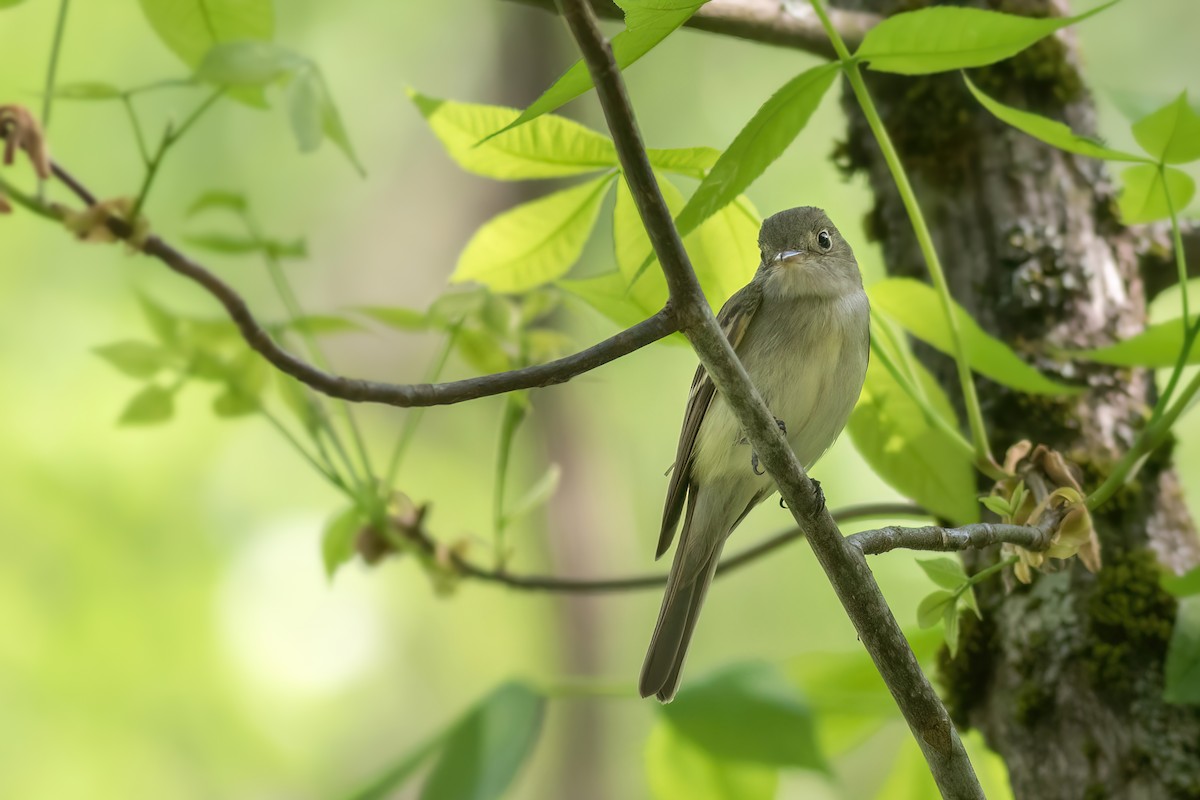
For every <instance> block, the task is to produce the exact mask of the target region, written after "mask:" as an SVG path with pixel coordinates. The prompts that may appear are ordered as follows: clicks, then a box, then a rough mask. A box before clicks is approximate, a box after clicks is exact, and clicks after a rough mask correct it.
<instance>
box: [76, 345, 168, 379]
mask: <svg viewBox="0 0 1200 800" xmlns="http://www.w3.org/2000/svg"><path fill="white" fill-rule="evenodd" d="M93 352H94V353H95V354H96V355H98V356H100V357H101V358H103V359H104V360H105V361H107V362H108V363H109V364H112V365H113V366H114V367H116V368H117V369H119V370H120V371H121V372H123V373H125V374H126V375H128V376H130V377H132V378H152V377H154V376H155V375H157V374H158V373H159V372H160V371H161V370H164V369H166V368H167V367H170V366H173V365H174V364H175V363H176V358H175V356H174V354H173V353H172V352H171V351H170V350H167V349H166V348H164V347H160V346H159V345H156V344H150V343H149V342H135V341H125V342H114V343H112V344H106V345H102V346H101V347H97V348H95V349H94V350H93Z"/></svg>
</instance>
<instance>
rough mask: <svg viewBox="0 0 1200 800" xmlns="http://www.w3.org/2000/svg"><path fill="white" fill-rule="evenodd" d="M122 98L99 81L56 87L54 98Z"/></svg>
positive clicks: (115, 89)
mask: <svg viewBox="0 0 1200 800" xmlns="http://www.w3.org/2000/svg"><path fill="white" fill-rule="evenodd" d="M0 7H3V6H0ZM122 96H123V93H122V92H121V90H120V89H118V88H117V87H116V86H113V85H112V84H111V83H101V82H99V81H80V82H78V83H62V84H59V85H58V86H55V87H54V97H55V98H57V99H59V100H119V99H121V97H122Z"/></svg>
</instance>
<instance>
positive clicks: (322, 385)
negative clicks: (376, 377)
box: [0, 131, 707, 408]
mask: <svg viewBox="0 0 1200 800" xmlns="http://www.w3.org/2000/svg"><path fill="white" fill-rule="evenodd" d="M4 133H5V132H4V131H0V137H2V136H3V135H4ZM51 171H52V172H53V174H54V176H55V177H56V178H57V179H58V180H60V181H61V182H62V183H63V185H65V186H66V187H67V188H68V189H70V190H71V191H72V192H73V193H74V194H75V196H76V197H78V198H79V199H80V200H82V201H83V202H84V203H85V204H87V205H89V206H92V205H95V204H96V196H95V195H94V194H93V193H92V192H91V191H90V190H89V189H88V188H87V187H86V186H84V185H83V184H82V183H81V182H80V181H79V180H78V179H76V178H75V177H74V176H73V175H72V174H71V173H70V172H68V171H67V170H66V169H64V168H63V167H62V166H60V165H59V164H57V163H54V162H51ZM3 186H4V190H5V192H6V193H8V194H9V195H10V196H11V197H12V198H13V199H14V200H16V201H18V202H19V203H20V204H21V205H23V206H25V207H26V208H27V209H29V210H30V211H32V212H33V213H35V214H38V215H39V216H42V217H47V218H51V219H61V218H62V214H63V209H62V208H60V207H57V206H53V205H47V204H45V203H40V202H38V201H37V200H36V199H34V198H30V197H28V196H27V195H25V194H23V193H21V192H19V191H17V190H15V189H12V188H10V187H8V184H7V183H4V184H3ZM108 228H109V230H111V231H112V232H113V234H114V235H115V236H117V237H118V238H121V239H128V237H129V236H131V235H132V233H133V230H132V228H131V227H130V225H129V223H128V222H126V221H125V220H122V219H119V218H117V217H110V218H109V220H108ZM141 249H142V252H143V253H145V254H146V255H148V256H151V257H152V258H156V259H158V260H159V261H161V262H162V263H163V264H165V265H166V266H167V267H168V268H170V269H171V270H172V271H174V272H177V273H179V274H180V275H183V276H184V277H186V278H188V279H190V280H192V281H194V282H195V283H198V284H199V285H200V286H201V287H202V288H204V289H205V290H206V291H207V292H208V293H209V294H211V295H212V296H213V297H215V298H216V299H217V301H218V302H219V303H220V304H221V305H222V306H224V308H225V311H226V313H228V314H229V317H230V319H231V320H232V321H233V322H234V323H235V324H236V325H237V327H238V331H239V332H240V333H241V334H242V337H243V338H244V339H245V340H246V343H247V344H248V345H249V346H250V347H251V348H252V349H253V350H255V351H256V352H258V353H259V354H260V355H262V356H263V358H265V359H266V360H267V361H269V362H270V363H271V364H273V365H274V366H275V367H276V368H277V369H279V370H280V371H282V372H285V373H287V374H288V375H291V376H292V377H293V378H295V379H296V380H298V381H300V382H301V383H304V384H306V385H308V386H310V387H312V388H313V389H315V390H317V391H318V392H321V393H322V394H326V395H328V396H330V397H337V398H340V399H342V400H349V401H351V402H356V403H381V404H383V405H390V406H399V407H402V408H413V407H420V406H444V405H453V404H455V403H462V402H465V401H467V400H475V399H478V398H481V397H491V396H493V395H497V394H505V393H507V392H512V391H516V390H517V389H536V388H541V387H545V386H554V385H557V384H560V383H566V382H567V381H569V380H571V379H572V378H575V377H577V376H579V375H582V374H583V373H585V372H590V371H591V370H594V369H596V368H597V367H602V366H604V365H605V364H607V363H609V362H610V361H615V360H617V359H619V358H622V357H624V356H627V355H629V354H630V353H632V352H634V351H636V350H640V349H641V348H643V347H645V346H646V345H648V344H653V343H654V342H657V341H658V340H660V339H664V338H666V337H667V336H670V335H671V334H672V333H675V332H677V331H678V330H679V328H680V324H679V320H678V319H677V315H676V313H675V310H674V307H673V306H672V305H671V304H670V303H668V304H667V305H666V306H664V307H663V309H662V310H661V311H659V312H658V313H657V314H654V315H653V316H651V317H649V318H648V319H645V320H643V321H641V322H639V323H638V324H636V325H634V326H633V327H631V328H626V329H625V330H623V331H621V332H620V333H617V334H615V335H613V336H610V337H609V338H607V339H605V340H604V341H602V342H599V343H597V344H594V345H592V346H591V347H589V348H587V349H585V350H581V351H579V352H578V353H574V354H573V355H569V356H564V357H563V358H559V359H555V360H554V361H549V362H547V363H545V364H536V365H534V366H531V367H522V368H521V369H512V370H506V371H504V372H497V373H494V374H491V375H482V376H480V377H477V378H466V379H463V380H458V381H449V382H447V383H434V384H429V383H420V384H403V383H385V382H382V381H370V380H363V379H361V378H346V377H342V376H339V375H333V374H330V373H328V372H326V371H324V370H321V369H318V368H317V367H315V366H313V365H312V364H309V363H308V362H306V361H304V360H303V359H301V358H297V357H296V356H294V355H292V354H291V353H289V352H288V351H286V350H284V349H283V348H282V347H280V346H279V345H278V344H277V343H276V342H275V340H274V339H273V338H272V337H271V335H270V334H269V333H268V332H267V331H266V329H264V328H263V326H262V325H261V324H260V323H259V322H258V320H257V319H256V318H255V317H254V314H253V313H252V312H251V311H250V308H249V306H248V305H247V304H246V301H245V300H244V299H243V298H242V296H241V295H240V294H238V293H237V291H235V290H234V289H233V287H231V286H230V285H229V284H227V283H225V281H223V280H221V279H220V278H219V277H217V276H216V275H215V274H213V273H212V272H210V271H209V270H207V269H206V268H205V267H203V266H202V265H201V264H199V263H198V262H196V261H193V260H192V259H190V258H188V257H187V256H186V255H184V254H183V253H182V252H180V251H179V250H177V249H176V248H175V247H173V246H172V245H171V244H169V243H168V242H166V241H165V240H164V239H162V238H161V237H159V236H154V235H152V236H148V237H146V240H145V241H144V242H143V243H142V245H141ZM705 307H706V308H707V305H706V306H705Z"/></svg>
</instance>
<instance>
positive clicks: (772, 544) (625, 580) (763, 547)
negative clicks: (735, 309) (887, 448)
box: [408, 503, 930, 594]
mask: <svg viewBox="0 0 1200 800" xmlns="http://www.w3.org/2000/svg"><path fill="white" fill-rule="evenodd" d="M831 513H832V515H833V518H834V519H836V520H837V521H839V522H849V521H851V520H855V519H868V518H879V517H928V516H930V514H929V512H928V511H926V510H925V509H923V508H921V507H920V506H918V505H912V504H910V503H868V504H864V505H859V506H848V507H846V508H840V509H836V510H835V511H833V512H831ZM885 530H886V529H885ZM900 530H903V529H900ZM914 530H924V529H921V528H918V529H914ZM408 533H409V535H410V536H412V537H413V538H415V539H416V540H417V542H418V544H419V546H420V547H421V549H422V550H424V551H425V552H426V553H430V554H432V553H435V552H436V550H437V545H436V543H435V541H434V539H433V538H432V537H430V536H429V535H428V534H427V533H425V531H424V530H423V529H419V528H418V529H417V530H412V531H408ZM855 535H856V536H857V535H859V534H855ZM803 538H804V531H802V530H800V529H799V528H791V529H789V530H786V531H782V532H781V533H777V534H775V535H774V536H771V537H768V538H766V539H764V540H763V541H761V542H759V543H758V544H754V545H751V546H750V547H747V548H746V549H745V550H742V551H741V552H740V553H738V554H737V555H733V556H729V557H728V558H725V559H723V560H722V561H721V564H720V565H719V566H718V567H717V575H718V576H721V575H728V574H729V573H731V572H733V571H734V570H736V569H738V568H739V567H744V566H746V565H747V564H750V563H753V562H755V561H758V560H759V559H761V558H763V557H765V556H767V555H770V554H771V553H773V552H775V551H776V550H778V549H779V548H781V547H784V546H785V545H788V544H791V543H792V542H795V541H798V540H800V539H803ZM450 558H451V561H452V563H453V564H454V567H455V569H456V570H458V572H459V574H460V575H463V576H466V577H470V578H473V579H475V580H480V581H484V582H486V583H498V584H502V585H504V586H508V587H510V588H512V589H519V590H523V591H534V592H564V593H579V594H599V593H610V592H612V593H615V592H630V591H640V590H643V589H661V588H662V587H663V586H665V585H666V583H667V576H666V575H663V574H648V575H630V576H626V577H620V578H562V577H558V576H554V575H514V574H512V573H509V572H505V571H503V570H494V569H486V568H484V567H480V566H478V565H476V564H473V563H471V562H470V561H467V560H466V559H465V558H463V557H462V556H459V555H457V554H454V555H451V556H450Z"/></svg>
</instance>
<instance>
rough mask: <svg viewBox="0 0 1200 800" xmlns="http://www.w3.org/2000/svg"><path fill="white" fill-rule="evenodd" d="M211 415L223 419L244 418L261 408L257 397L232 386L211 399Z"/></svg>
mask: <svg viewBox="0 0 1200 800" xmlns="http://www.w3.org/2000/svg"><path fill="white" fill-rule="evenodd" d="M212 408H213V413H214V414H216V415H217V416H218V417H221V418H223V419H233V418H235V417H245V416H248V415H250V414H254V413H256V412H257V411H258V409H259V408H261V406H260V405H259V402H258V397H256V396H255V395H253V394H250V393H248V392H243V391H241V390H239V389H237V388H235V387H233V386H229V387H226V389H225V391H223V392H221V393H220V394H218V395H217V396H216V397H215V398H213V405H212Z"/></svg>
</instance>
